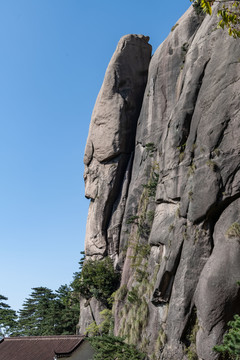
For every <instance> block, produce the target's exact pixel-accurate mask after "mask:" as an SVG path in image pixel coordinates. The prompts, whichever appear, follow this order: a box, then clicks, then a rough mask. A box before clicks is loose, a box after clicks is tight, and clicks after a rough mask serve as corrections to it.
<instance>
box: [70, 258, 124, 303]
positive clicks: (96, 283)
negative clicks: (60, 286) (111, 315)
mask: <svg viewBox="0 0 240 360" xmlns="http://www.w3.org/2000/svg"><path fill="white" fill-rule="evenodd" d="M119 281H120V275H119V273H118V272H116V271H115V270H114V267H113V263H112V260H111V259H110V258H108V257H106V258H104V259H103V260H95V261H93V260H87V261H86V262H85V264H84V265H83V267H82V271H81V272H80V273H77V275H76V274H75V277H74V281H73V282H72V284H71V285H72V287H73V289H75V291H78V292H79V293H80V294H81V295H82V296H84V297H85V298H86V299H90V298H91V297H95V298H96V299H97V300H99V301H101V302H102V303H103V304H104V305H106V306H107V307H110V304H109V298H110V296H111V295H112V293H113V292H114V291H115V290H117V288H118V286H119Z"/></svg>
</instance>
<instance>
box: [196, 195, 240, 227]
mask: <svg viewBox="0 0 240 360" xmlns="http://www.w3.org/2000/svg"><path fill="white" fill-rule="evenodd" d="M221 196H222V195H221ZM238 198H240V193H237V194H235V195H234V196H230V197H228V198H226V199H224V200H223V201H221V202H220V203H215V204H213V205H212V206H211V207H210V209H209V210H208V212H207V214H206V220H205V221H204V224H203V227H205V226H206V225H208V224H209V226H210V233H211V234H213V231H214V227H215V224H216V222H217V221H218V219H219V218H220V216H221V215H222V213H223V211H224V210H225V209H226V208H227V207H228V206H229V205H230V204H231V203H233V202H234V201H235V200H237V199H238Z"/></svg>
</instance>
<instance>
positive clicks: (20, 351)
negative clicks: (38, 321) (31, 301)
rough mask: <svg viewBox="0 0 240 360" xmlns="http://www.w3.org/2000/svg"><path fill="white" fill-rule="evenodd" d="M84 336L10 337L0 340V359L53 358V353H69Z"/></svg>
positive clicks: (37, 359) (36, 359) (32, 359)
mask: <svg viewBox="0 0 240 360" xmlns="http://www.w3.org/2000/svg"><path fill="white" fill-rule="evenodd" d="M83 339H84V336H79V335H66V336H63V335H61V336H29V337H10V338H5V339H3V340H2V341H1V342H0V360H53V358H54V356H55V354H58V355H61V354H70V353H71V352H73V351H74V350H75V349H76V348H77V347H78V346H79V345H80V344H81V342H82V341H83Z"/></svg>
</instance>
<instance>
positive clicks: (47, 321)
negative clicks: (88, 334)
mask: <svg viewBox="0 0 240 360" xmlns="http://www.w3.org/2000/svg"><path fill="white" fill-rule="evenodd" d="M32 290H33V291H32V293H31V294H30V297H29V298H27V299H26V300H25V302H24V303H23V308H22V309H21V310H20V311H19V319H18V328H17V335H21V336H42V335H68V334H75V333H76V324H77V322H78V318H79V298H78V296H75V294H74V293H73V292H72V290H71V288H70V287H68V286H67V285H62V286H60V288H59V289H58V290H57V291H56V292H53V291H52V290H50V289H48V288H46V287H36V288H33V289H32Z"/></svg>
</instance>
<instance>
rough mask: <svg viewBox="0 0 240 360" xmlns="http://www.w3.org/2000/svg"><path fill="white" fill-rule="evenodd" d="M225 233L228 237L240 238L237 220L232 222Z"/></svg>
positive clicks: (239, 227)
mask: <svg viewBox="0 0 240 360" xmlns="http://www.w3.org/2000/svg"><path fill="white" fill-rule="evenodd" d="M226 235H227V236H228V237H229V238H240V224H239V223H237V222H234V223H233V224H232V225H231V226H230V227H229V229H228V230H227V233H226Z"/></svg>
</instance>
